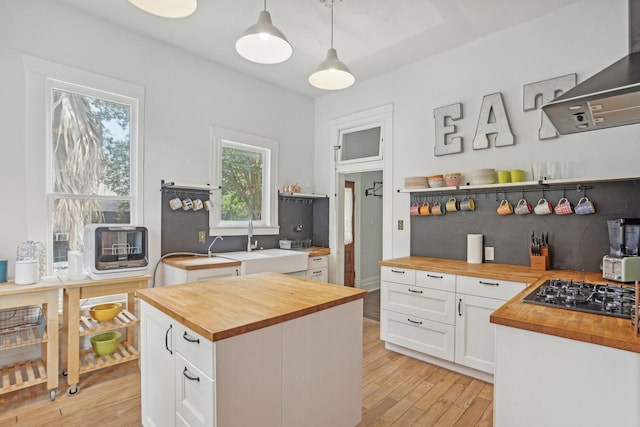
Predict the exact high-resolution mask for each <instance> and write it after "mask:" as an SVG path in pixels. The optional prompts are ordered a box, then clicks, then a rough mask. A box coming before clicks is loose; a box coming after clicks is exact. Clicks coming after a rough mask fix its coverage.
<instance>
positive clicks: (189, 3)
mask: <svg viewBox="0 0 640 427" xmlns="http://www.w3.org/2000/svg"><path fill="white" fill-rule="evenodd" d="M129 3H131V4H132V5H134V6H136V7H137V8H138V9H141V10H144V11H145V12H147V13H150V14H152V15H156V16H161V17H163V18H186V17H187V16H189V15H191V14H192V13H193V12H195V10H196V7H198V0H129Z"/></svg>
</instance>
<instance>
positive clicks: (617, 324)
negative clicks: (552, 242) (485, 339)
mask: <svg viewBox="0 0 640 427" xmlns="http://www.w3.org/2000/svg"><path fill="white" fill-rule="evenodd" d="M380 265H381V266H387V267H398V268H410V269H414V270H426V271H436V272H442V273H451V274H459V275H464V276H476V277H486V278H489V279H501V280H514V281H521V282H527V283H530V284H531V285H530V286H529V287H527V288H526V289H524V290H523V291H522V292H520V293H519V294H518V295H516V296H515V297H513V298H512V299H511V300H509V301H507V302H506V303H505V304H504V305H502V306H501V307H500V308H498V309H497V310H496V311H494V312H493V313H492V314H491V317H490V320H491V322H492V323H495V324H498V325H504V326H510V327H513V328H519V329H526V330H529V331H533V332H540V333H543V334H549V335H555V336H558V337H562V338H569V339H573V340H578V341H584V342H588V343H592V344H599V345H604V346H607V347H612V348H618V349H621V350H627V351H632V352H635V353H640V337H636V336H635V334H634V332H633V328H632V326H631V321H630V320H628V319H620V318H617V317H611V316H605V315H599V314H589V313H582V312H579V311H571V310H565V309H562V308H555V307H548V306H541V305H536V304H528V303H523V302H522V298H524V297H525V296H526V295H528V294H529V292H531V291H532V290H533V289H535V288H536V287H537V286H539V285H540V284H541V283H542V282H543V281H545V280H547V279H550V278H553V279H557V278H562V279H572V280H584V281H586V282H590V283H611V284H613V285H617V286H619V285H620V283H618V282H612V281H609V280H605V279H603V278H602V274H600V273H593V272H580V271H571V270H547V271H540V270H532V269H530V268H529V267H525V266H521V265H507V264H490V263H484V264H468V263H467V262H465V261H459V260H450V259H440V258H426V257H412V256H410V257H404V258H397V259H391V260H384V261H380Z"/></svg>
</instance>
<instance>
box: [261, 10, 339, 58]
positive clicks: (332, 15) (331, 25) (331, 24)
mask: <svg viewBox="0 0 640 427" xmlns="http://www.w3.org/2000/svg"><path fill="white" fill-rule="evenodd" d="M265 1H267V0H265ZM331 49H333V1H332V2H331Z"/></svg>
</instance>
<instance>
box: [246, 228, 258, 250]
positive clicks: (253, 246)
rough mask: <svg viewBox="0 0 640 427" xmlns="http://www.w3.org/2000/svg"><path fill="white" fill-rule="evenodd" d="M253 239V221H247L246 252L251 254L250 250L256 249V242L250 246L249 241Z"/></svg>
mask: <svg viewBox="0 0 640 427" xmlns="http://www.w3.org/2000/svg"><path fill="white" fill-rule="evenodd" d="M252 238H253V220H249V225H248V228H247V252H251V249H256V248H257V247H258V241H257V240H256V242H255V243H254V244H251V239H252Z"/></svg>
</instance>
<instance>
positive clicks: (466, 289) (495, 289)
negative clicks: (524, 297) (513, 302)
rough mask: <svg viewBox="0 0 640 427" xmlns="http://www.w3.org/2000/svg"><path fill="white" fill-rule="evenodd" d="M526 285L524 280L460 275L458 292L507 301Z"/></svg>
mask: <svg viewBox="0 0 640 427" xmlns="http://www.w3.org/2000/svg"><path fill="white" fill-rule="evenodd" d="M526 287H527V284H526V283H523V282H512V281H510V280H496V279H485V278H481V277H470V276H458V279H457V283H456V292H458V293H461V294H467V295H476V296H479V297H487V298H495V299H501V300H504V301H506V300H508V299H511V298H513V297H514V296H515V295H516V294H517V293H518V292H520V291H521V290H523V289H524V288H526Z"/></svg>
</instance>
